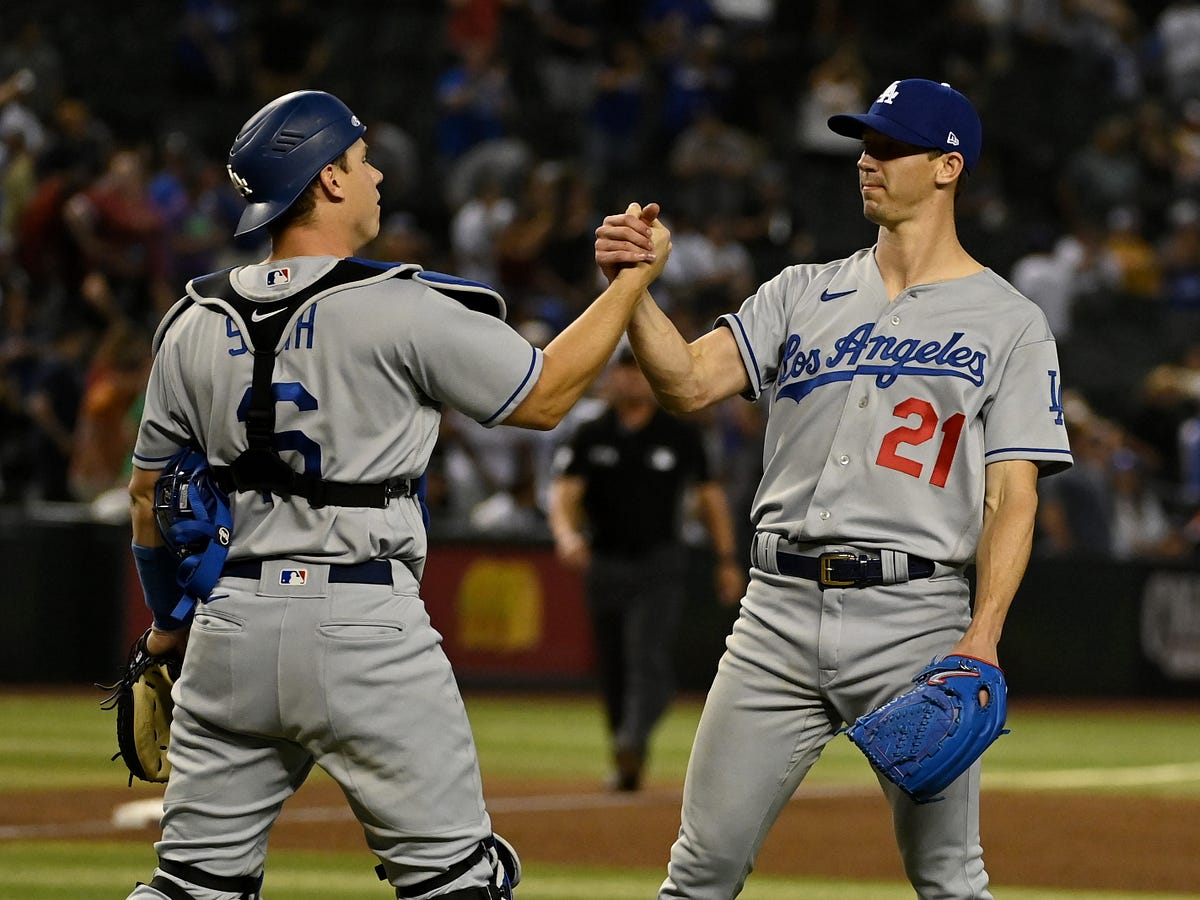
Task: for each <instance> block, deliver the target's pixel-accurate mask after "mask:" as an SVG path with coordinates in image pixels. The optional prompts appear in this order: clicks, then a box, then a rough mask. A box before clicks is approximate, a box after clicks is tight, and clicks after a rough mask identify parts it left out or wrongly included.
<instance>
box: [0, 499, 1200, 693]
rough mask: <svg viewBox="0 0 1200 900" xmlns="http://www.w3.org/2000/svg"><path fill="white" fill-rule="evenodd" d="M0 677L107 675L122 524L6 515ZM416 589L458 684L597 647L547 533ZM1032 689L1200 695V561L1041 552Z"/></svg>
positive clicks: (127, 636)
mask: <svg viewBox="0 0 1200 900" xmlns="http://www.w3.org/2000/svg"><path fill="white" fill-rule="evenodd" d="M0 571H3V573H4V577H3V578H2V579H0V585H2V587H0V602H2V604H3V606H2V608H3V609H4V611H5V624H4V626H3V628H0V683H22V682H24V683H90V682H94V681H103V680H105V679H108V678H110V677H111V676H112V674H113V672H114V671H116V670H117V669H118V668H119V667H120V666H121V664H122V663H123V661H124V657H125V653H126V650H127V648H128V645H129V642H130V641H131V640H132V638H133V636H135V635H136V634H138V633H140V631H141V630H142V629H143V628H144V627H145V625H146V623H147V615H146V612H145V609H144V607H143V606H142V603H141V593H140V589H139V588H138V586H137V581H136V574H135V573H134V571H133V568H132V565H131V562H130V558H129V531H128V527H127V526H116V525H103V524H98V523H93V522H87V521H75V520H71V519H69V518H63V519H61V520H48V519H38V520H32V521H31V520H29V519H28V518H25V517H17V516H12V515H9V516H7V517H0ZM711 575H712V561H711V559H710V557H709V556H708V554H707V553H706V552H705V551H702V550H696V551H694V552H693V554H692V565H691V567H690V570H689V574H688V578H689V582H690V592H689V594H690V600H689V604H688V609H687V612H686V614H685V616H684V625H683V627H682V629H681V631H680V635H679V640H678V644H677V647H676V657H677V661H678V671H679V676H680V686H681V687H682V688H683V689H685V690H703V689H704V688H705V687H706V686H707V684H708V682H709V680H710V679H711V677H712V673H713V671H714V669H715V666H716V661H717V659H718V657H719V656H720V653H721V650H722V647H723V644H724V636H725V634H726V633H727V632H728V630H729V627H730V625H731V624H732V621H733V618H734V615H735V612H734V611H733V610H728V609H724V608H722V607H720V606H719V605H718V604H717V602H716V600H715V598H714V596H713V592H712V577H711ZM423 594H424V597H425V600H426V604H427V605H428V607H429V611H430V616H431V617H432V619H433V621H434V624H435V625H436V626H437V627H438V629H439V630H440V631H441V632H442V634H443V636H444V638H445V647H446V652H447V654H448V655H449V656H450V658H451V660H452V661H453V662H454V664H455V668H456V670H457V672H458V674H459V677H460V679H461V680H462V682H463V683H464V685H468V686H472V687H474V686H485V685H495V686H514V687H515V686H522V687H525V686H546V687H576V686H583V685H588V684H590V682H591V677H592V671H593V666H594V658H595V651H594V649H593V647H592V644H591V633H590V629H589V626H588V622H587V615H586V609H585V604H584V599H583V593H582V587H581V584H580V580H579V577H578V576H577V575H576V574H575V573H573V572H570V571H568V570H566V569H564V568H563V567H562V566H561V565H559V563H558V562H557V560H556V559H555V557H554V553H553V550H552V548H550V547H549V546H547V545H545V544H542V543H526V544H516V543H495V542H492V543H477V542H469V541H463V540H453V541H439V542H436V543H435V544H434V545H433V547H432V549H431V551H430V558H429V565H428V566H427V569H426V574H425V580H424V584H423ZM1001 649H1002V653H1003V658H1002V664H1003V665H1004V668H1005V670H1006V672H1007V674H1008V676H1009V681H1010V684H1011V686H1012V688H1013V690H1014V691H1018V692H1021V693H1023V694H1026V695H1039V694H1045V695H1054V694H1059V695H1061V694H1072V695H1096V696H1149V695H1155V696H1157V695H1200V563H1191V564H1186V565H1183V564H1180V565H1176V564H1171V565H1166V564H1160V563H1149V562H1138V563H1116V562H1112V561H1109V560H1093V559H1072V560H1055V561H1034V562H1033V563H1032V564H1031V565H1030V568H1029V572H1028V574H1027V575H1026V578H1025V582H1024V585H1023V587H1022V589H1021V592H1020V594H1019V595H1018V597H1017V599H1016V601H1015V602H1014V605H1013V609H1012V611H1011V613H1010V615H1009V619H1008V626H1007V628H1006V631H1005V635H1004V641H1003V644H1002V646H1001Z"/></svg>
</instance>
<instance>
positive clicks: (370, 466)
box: [134, 257, 542, 567]
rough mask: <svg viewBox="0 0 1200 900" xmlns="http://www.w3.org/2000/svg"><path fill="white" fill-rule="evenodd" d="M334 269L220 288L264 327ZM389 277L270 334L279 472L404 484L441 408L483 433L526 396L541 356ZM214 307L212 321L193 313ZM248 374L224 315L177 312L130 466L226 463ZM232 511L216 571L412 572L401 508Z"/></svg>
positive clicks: (305, 262) (410, 527) (306, 310)
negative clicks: (333, 568)
mask: <svg viewBox="0 0 1200 900" xmlns="http://www.w3.org/2000/svg"><path fill="white" fill-rule="evenodd" d="M336 262H337V259H336V258H334V257H305V258H301V259H293V260H282V261H276V262H271V263H269V264H265V265H254V266H246V267H244V268H240V269H237V270H235V271H234V272H233V273H232V276H231V277H232V279H233V283H234V285H235V286H236V288H237V290H238V292H239V293H241V294H243V295H244V296H246V297H250V298H253V299H255V300H260V301H262V302H263V303H264V312H266V311H267V310H268V309H269V306H267V304H270V303H271V302H272V301H278V300H279V299H281V298H283V297H286V296H288V295H290V294H292V293H295V292H296V291H297V290H299V289H301V288H303V287H305V286H307V285H309V284H310V283H312V282H314V281H315V280H317V279H318V278H319V277H320V276H322V275H323V274H325V273H326V272H327V271H329V270H330V269H331V268H332V267H333V266H334V265H335V264H336ZM399 268H401V267H392V268H389V269H384V270H381V271H380V273H379V276H378V277H377V278H375V279H373V280H371V281H368V282H366V283H364V282H355V283H352V284H349V285H344V286H341V287H339V288H336V289H334V290H332V291H330V292H327V293H324V294H318V295H316V296H315V297H313V298H312V299H311V300H310V301H309V302H308V303H306V304H305V305H303V306H301V307H300V308H299V309H298V310H297V311H296V312H295V314H294V315H293V317H292V319H293V321H292V323H291V325H290V326H289V327H288V328H287V329H286V330H285V332H284V336H283V338H282V339H281V343H280V348H281V350H280V353H279V355H278V357H277V359H276V363H275V371H274V376H273V379H272V380H273V382H274V385H275V393H276V396H277V397H278V398H279V403H278V404H277V406H276V426H275V431H276V434H277V436H278V440H279V441H280V443H281V444H282V445H283V446H284V447H286V448H287V449H285V450H283V451H282V455H283V457H284V459H285V460H287V461H288V462H289V463H290V464H291V465H292V466H293V467H294V468H296V469H298V470H301V471H304V472H308V473H312V474H317V475H319V476H320V477H322V478H326V479H329V480H333V481H345V482H379V481H383V480H386V479H389V478H397V477H408V478H417V477H419V476H420V475H421V473H422V472H424V471H425V467H426V465H427V464H428V462H429V457H430V454H431V453H432V451H433V446H434V442H435V441H436V439H437V433H438V423H439V421H440V419H441V407H442V405H443V404H447V405H449V406H453V407H455V408H456V409H459V410H461V411H462V412H464V413H466V414H467V415H469V416H471V418H473V419H476V420H478V421H480V422H481V423H483V424H484V425H489V426H490V425H496V424H499V423H500V422H503V421H504V419H505V418H506V417H507V416H508V415H509V414H510V413H511V412H512V410H513V409H514V408H515V407H516V406H517V405H518V404H519V403H520V402H521V400H522V399H523V398H524V397H525V395H526V394H527V393H528V392H529V391H530V390H531V389H532V387H533V385H534V383H535V382H536V381H537V378H538V376H539V374H540V373H541V366H542V355H541V351H540V350H538V349H536V348H534V347H533V346H531V345H530V344H529V343H528V342H527V341H526V340H525V339H524V338H522V337H521V336H520V335H518V334H517V333H516V332H515V331H513V330H512V329H511V328H509V327H508V326H506V325H504V324H503V323H502V322H501V321H499V320H498V319H496V318H494V317H492V316H489V315H486V314H485V313H482V312H475V311H472V310H470V309H467V308H466V307H465V306H463V305H461V304H460V303H458V302H456V301H455V300H453V299H451V298H449V297H447V296H445V295H443V294H441V293H439V292H438V291H437V290H435V289H434V288H432V287H430V286H428V285H426V284H424V283H422V282H421V281H419V280H415V279H397V278H394V277H391V276H392V275H394V274H395V272H396V271H398V270H399ZM409 268H413V269H416V267H409ZM214 306H215V307H220V308H221V312H223V313H224V314H217V315H214V313H213V312H212V311H211V310H210V309H208V308H205V307H214ZM255 314H256V315H257V311H256V313H255ZM268 314H269V313H268ZM168 320H169V317H168ZM252 359H253V357H252V354H251V353H250V351H249V347H248V344H247V342H246V341H245V340H244V339H243V337H242V328H241V327H240V326H239V322H238V320H237V317H236V314H234V312H233V310H232V309H230V308H228V307H224V306H223V304H221V303H220V301H215V300H204V301H202V302H201V303H197V304H196V305H193V306H191V307H190V308H188V309H186V310H184V311H183V312H182V313H181V314H180V315H179V316H178V317H177V319H176V320H175V321H173V322H172V324H171V325H170V327H169V329H167V331H166V333H165V336H163V338H162V346H161V347H160V348H159V349H158V352H157V354H156V356H155V360H154V367H153V370H152V371H151V375H150V383H149V387H148V389H147V395H146V410H145V414H144V417H143V423H142V427H141V429H140V432H139V434H138V438H137V444H136V446H135V448H134V461H135V463H136V464H137V465H139V466H141V467H143V468H148V469H153V468H156V467H158V466H161V465H162V464H163V462H164V461H165V460H166V459H167V458H168V457H170V455H171V454H172V453H174V452H175V450H177V449H178V448H179V447H180V446H182V445H184V444H187V443H189V442H199V444H200V446H201V448H202V449H203V450H204V451H205V453H206V454H207V456H208V459H209V462H210V463H212V464H214V465H227V464H229V463H231V462H232V461H233V460H234V459H235V458H236V457H237V456H238V454H239V453H241V452H242V451H243V450H245V449H246V446H247V437H246V428H245V423H244V422H243V421H240V420H239V414H240V413H241V412H242V411H243V410H242V407H244V405H245V403H246V400H247V397H248V391H249V388H250V377H251V369H252ZM231 501H232V504H231V508H232V511H233V522H234V533H233V542H232V546H231V550H230V554H229V558H230V560H231V561H233V560H237V559H241V558H247V557H249V558H273V557H286V558H291V559H296V560H301V561H306V562H323V563H352V562H362V561H363V560H367V559H374V558H377V557H392V558H400V559H403V560H405V561H406V562H408V563H410V564H413V565H416V566H418V567H419V566H420V563H421V561H422V560H423V559H424V557H425V552H426V544H425V528H424V526H423V524H422V521H421V516H420V510H419V509H418V507H417V505H416V504H415V503H413V502H411V501H408V502H397V503H391V504H389V505H388V507H387V508H385V509H364V508H346V507H336V506H327V507H324V508H321V509H313V508H312V507H311V506H309V504H308V503H307V502H306V501H304V500H294V501H288V500H282V499H280V498H278V497H275V498H271V499H268V500H264V499H263V496H262V495H260V494H253V493H238V494H235V495H234V496H233V497H232V498H231Z"/></svg>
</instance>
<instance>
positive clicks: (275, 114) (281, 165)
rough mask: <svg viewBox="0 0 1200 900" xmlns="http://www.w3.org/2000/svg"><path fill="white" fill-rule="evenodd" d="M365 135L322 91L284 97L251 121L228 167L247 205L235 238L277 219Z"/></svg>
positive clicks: (342, 107)
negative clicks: (327, 168)
mask: <svg viewBox="0 0 1200 900" xmlns="http://www.w3.org/2000/svg"><path fill="white" fill-rule="evenodd" d="M366 130H367V129H366V126H365V125H363V123H362V122H360V121H359V120H358V117H357V116H356V115H354V113H352V112H350V109H349V107H347V106H346V104H345V103H343V102H342V101H341V100H339V99H338V98H337V97H335V96H333V95H332V94H326V93H324V92H322V91H294V92H293V93H291V94H284V95H283V96H282V97H279V98H278V99H276V100H272V101H271V102H270V103H268V104H267V105H266V106H264V107H263V108H262V109H260V110H259V111H258V112H256V113H255V114H254V115H253V116H251V117H250V119H249V121H247V122H246V124H245V125H243V126H242V130H241V131H239V132H238V136H237V137H236V138H234V141H233V146H232V147H230V148H229V164H228V165H227V166H226V167H225V168H226V170H227V171H228V172H229V178H230V180H231V181H232V182H233V186H234V187H235V188H237V189H238V192H239V193H241V195H242V196H243V197H245V198H246V202H247V204H248V205H247V206H246V210H245V212H243V213H242V218H241V220H240V221H239V222H238V227H237V231H236V232H234V234H235V236H237V237H241V236H242V235H244V234H249V233H250V232H252V231H257V230H258V229H260V228H262V227H263V226H264V225H266V224H267V223H268V222H270V221H272V220H273V219H276V218H278V217H279V216H280V215H281V214H282V213H283V212H284V211H285V210H286V209H287V208H288V207H289V206H291V205H292V204H293V203H295V202H296V198H297V197H299V196H300V195H301V194H302V193H304V190H305V188H307V187H308V186H309V184H311V183H312V180H313V179H314V178H316V177H317V175H318V173H320V171H321V170H322V169H323V168H325V166H327V165H328V164H329V163H331V162H333V161H334V160H335V159H337V158H338V157H339V156H341V155H342V154H343V153H345V152H346V150H347V149H349V147H350V146H351V145H352V144H353V143H354V142H355V141H357V140H358V139H359V138H360V137H362V136H363V133H364V132H365V131H366Z"/></svg>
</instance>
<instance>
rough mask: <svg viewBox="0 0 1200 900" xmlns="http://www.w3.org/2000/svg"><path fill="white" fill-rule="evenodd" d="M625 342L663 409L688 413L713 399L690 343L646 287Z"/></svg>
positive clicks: (701, 407)
mask: <svg viewBox="0 0 1200 900" xmlns="http://www.w3.org/2000/svg"><path fill="white" fill-rule="evenodd" d="M629 342H630V344H631V345H632V346H633V352H634V355H635V356H636V357H637V361H638V365H639V366H640V367H641V370H642V372H644V373H645V375H646V380H647V381H649V382H650V387H651V389H652V390H653V391H654V396H655V397H657V398H658V402H659V403H660V404H661V405H662V407H663V408H664V409H666V410H669V411H670V412H673V413H689V412H695V411H696V410H698V409H704V408H705V407H706V406H708V405H710V404H711V403H713V402H715V399H714V398H712V397H711V396H710V395H709V394H708V392H707V391H706V390H705V386H704V384H703V381H702V379H701V378H700V369H699V366H698V363H697V359H696V357H695V355H694V350H693V347H692V346H691V345H689V344H688V342H687V341H686V340H685V339H684V337H683V335H682V334H680V333H679V329H678V328H676V327H675V323H674V322H672V321H671V319H670V318H669V317H668V316H667V314H666V313H664V312H663V311H662V309H660V308H659V306H658V304H657V303H656V302H655V301H654V298H653V297H652V296H650V292H649V291H645V292H644V293H643V295H642V298H641V301H640V302H639V303H638V304H637V308H636V309H634V311H633V317H632V318H631V319H630V321H629Z"/></svg>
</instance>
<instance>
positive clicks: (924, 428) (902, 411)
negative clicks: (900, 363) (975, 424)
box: [875, 397, 967, 488]
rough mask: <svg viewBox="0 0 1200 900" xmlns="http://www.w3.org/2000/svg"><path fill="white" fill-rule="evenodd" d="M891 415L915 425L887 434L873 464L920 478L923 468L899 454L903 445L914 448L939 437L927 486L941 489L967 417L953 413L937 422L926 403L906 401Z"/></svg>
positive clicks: (935, 413)
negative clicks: (914, 418)
mask: <svg viewBox="0 0 1200 900" xmlns="http://www.w3.org/2000/svg"><path fill="white" fill-rule="evenodd" d="M892 415H893V416H895V417H896V418H897V419H904V420H905V421H906V422H907V421H910V420H911V419H912V418H913V417H914V416H916V417H918V419H919V421H918V422H917V424H915V425H901V426H900V427H898V428H894V429H892V430H891V431H889V432H888V433H887V434H886V435H884V437H883V444H882V445H881V446H880V448H879V455H878V456H876V457H875V464H876V465H878V466H884V467H885V468H888V469H895V470H896V471H897V472H903V473H904V474H905V475H911V476H912V477H913V478H924V477H925V469H926V466H925V464H924V463H920V462H918V461H917V460H915V459H912V458H911V457H909V456H905V455H904V454H903V453H902V452H901V447H902V446H903V445H905V444H907V445H909V446H917V445H920V444H924V443H926V442H927V441H930V440H932V439H933V438H934V437H935V436H937V435H938V433H939V432H940V433H941V437H940V439H939V440H940V443H939V444H938V450H937V458H936V459H935V460H934V462H933V468H932V470H930V472H929V483H930V484H932V485H933V486H934V487H939V488H944V487H945V486H946V480H947V479H948V478H949V477H950V466H951V464H952V463H953V462H954V453H955V451H956V450H957V449H958V440H959V438H960V437H961V436H962V430H963V425H965V424H966V421H967V417H966V416H965V415H963V414H962V413H954V415H952V416H948V417H946V418H945V419H944V420H942V421H940V422H939V420H938V419H939V417H938V414H937V411H936V410H935V409H934V408H933V404H932V403H930V402H929V401H927V400H919V399H917V398H916V397H909V398H908V399H907V400H902V401H900V402H899V403H897V404H896V405H895V406H894V407H893V408H892Z"/></svg>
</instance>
